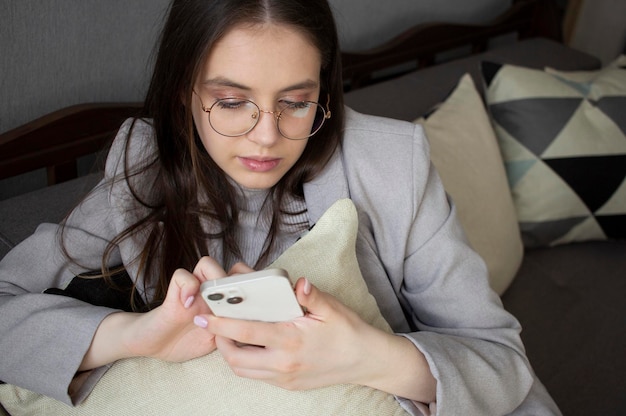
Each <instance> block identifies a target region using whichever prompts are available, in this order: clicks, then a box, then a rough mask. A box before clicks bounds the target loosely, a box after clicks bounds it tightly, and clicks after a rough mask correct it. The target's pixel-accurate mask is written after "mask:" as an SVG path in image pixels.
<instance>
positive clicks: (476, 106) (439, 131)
mask: <svg viewBox="0 0 626 416" xmlns="http://www.w3.org/2000/svg"><path fill="white" fill-rule="evenodd" d="M416 122H417V123H420V124H422V125H423V126H424V129H425V131H426V136H427V137H428V140H429V142H430V148H431V159H432V162H433V164H434V165H435V167H436V168H437V171H438V172H439V174H440V176H441V179H442V181H443V185H444V187H445V189H446V191H447V192H448V194H450V196H451V197H452V199H453V201H454V202H455V204H456V206H457V209H458V215H459V219H460V221H461V224H462V225H463V227H464V228H465V231H466V233H467V237H468V239H469V242H470V244H471V245H472V247H473V248H474V249H475V250H476V251H477V252H478V254H480V255H481V256H482V258H483V259H484V260H485V263H486V264H487V267H488V269H489V281H490V283H491V287H492V288H493V289H494V290H495V291H496V292H497V293H498V294H502V293H503V292H504V291H505V290H506V288H507V287H508V286H509V284H510V283H511V282H512V281H513V278H514V277H515V273H516V272H517V270H518V268H519V266H520V264H521V261H522V257H523V247H522V242H521V237H520V233H519V228H518V225H517V217H516V215H515V208H514V205H513V200H512V198H511V194H510V191H509V187H508V183H507V177H506V172H505V170H504V165H503V162H502V157H501V155H500V150H499V148H498V142H497V139H496V136H495V133H494V131H493V129H492V127H491V123H490V121H489V117H488V115H487V112H486V110H485V108H484V105H483V102H482V100H481V98H480V95H479V94H478V92H477V90H476V88H475V85H474V83H473V81H472V78H471V77H470V76H469V75H468V74H465V75H464V76H463V77H462V78H461V80H460V81H459V84H458V85H457V87H456V88H455V90H454V91H453V92H452V94H451V95H450V96H449V97H448V98H447V99H446V101H445V102H443V103H442V104H441V105H440V106H439V107H438V108H437V109H436V110H435V111H434V112H433V113H431V114H430V115H429V116H428V117H427V118H426V119H423V118H421V119H418V120H416Z"/></svg>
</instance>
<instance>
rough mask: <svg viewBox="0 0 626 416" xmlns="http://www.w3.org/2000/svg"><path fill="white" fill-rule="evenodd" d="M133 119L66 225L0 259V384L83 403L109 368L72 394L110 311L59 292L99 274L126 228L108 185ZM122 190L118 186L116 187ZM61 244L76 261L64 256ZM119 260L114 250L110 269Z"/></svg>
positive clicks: (42, 231)
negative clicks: (78, 278)
mask: <svg viewBox="0 0 626 416" xmlns="http://www.w3.org/2000/svg"><path fill="white" fill-rule="evenodd" d="M129 126H130V122H128V121H127V122H126V123H125V124H124V125H123V126H122V128H121V129H120V131H119V133H118V136H117V138H116V139H115V141H114V144H113V146H112V148H111V150H110V152H109V157H108V159H107V164H106V169H105V177H104V179H103V181H102V182H101V183H100V184H98V185H97V186H96V188H95V189H94V190H93V191H92V192H91V193H90V194H89V195H88V196H87V197H86V198H85V199H84V200H83V201H82V202H81V203H80V204H79V205H78V206H77V207H76V208H75V209H74V210H73V211H72V213H71V214H70V215H69V217H68V218H67V220H66V227H65V228H62V227H61V226H60V225H57V224H42V225H40V226H39V227H38V228H37V230H36V231H35V233H34V234H33V235H32V236H30V237H29V238H27V239H26V240H24V241H23V242H21V243H20V244H19V245H17V246H16V247H15V248H14V249H13V250H11V251H10V252H9V253H8V254H7V255H6V256H5V257H4V258H3V259H2V261H1V262H0V316H1V317H2V319H0V351H2V354H1V355H0V380H2V381H4V382H5V383H9V384H13V385H17V386H20V387H23V388H26V389H29V390H31V391H34V392H37V393H40V394H43V395H46V396H50V397H53V398H55V399H57V400H60V401H62V402H65V403H67V404H72V403H77V402H80V401H82V400H83V399H84V397H85V396H86V395H87V394H88V392H89V391H90V389H91V388H92V387H93V385H94V384H95V381H96V380H97V379H98V378H99V377H100V376H101V375H102V374H104V372H105V371H106V368H100V369H96V370H94V371H92V373H91V374H90V375H89V376H88V377H87V381H86V382H85V383H84V387H85V388H79V389H78V390H77V391H75V392H73V394H70V393H69V389H70V383H71V382H72V380H73V379H74V377H75V375H76V373H77V369H78V368H79V366H80V363H81V362H82V359H83V357H84V355H85V353H86V352H87V350H88V348H89V346H90V344H91V341H92V339H93V336H94V334H95V331H96V329H97V328H98V325H99V324H100V322H101V321H102V320H103V319H104V318H105V317H106V316H107V315H108V314H110V313H112V312H114V310H112V309H108V308H104V307H98V306H93V305H90V304H87V303H84V302H82V301H79V300H76V299H73V298H70V297H66V296H59V295H52V294H44V293H43V291H45V290H46V289H48V288H61V289H63V288H64V287H66V286H67V284H69V282H70V281H71V280H72V279H73V278H74V276H76V275H78V274H80V273H83V272H85V271H88V270H98V269H99V268H100V267H101V264H102V256H103V253H104V250H105V247H106V246H107V245H108V244H109V242H110V241H111V240H112V239H113V238H114V237H115V236H116V235H117V234H118V233H119V231H121V230H120V228H119V227H120V226H122V224H123V223H124V216H123V215H121V214H120V213H121V212H122V211H121V208H122V207H121V206H120V202H119V201H120V199H119V198H115V197H114V195H116V194H117V195H118V196H119V195H121V194H123V193H124V191H123V190H119V189H118V190H116V189H114V187H112V186H111V184H112V183H114V182H115V181H113V178H114V177H115V176H116V175H118V174H119V172H120V169H121V168H122V166H123V163H122V162H121V161H122V160H123V159H124V158H123V156H122V155H123V154H124V149H126V146H125V143H126V136H127V133H128V131H129ZM118 187H119V186H118ZM62 229H63V242H64V244H65V247H66V248H67V251H68V252H69V253H70V254H71V256H72V258H73V259H74V260H75V262H73V261H70V260H68V259H67V257H66V256H65V255H64V252H63V250H62V248H61V247H62V246H61V230H62ZM122 262H123V259H122V257H121V255H120V252H119V250H116V251H115V252H114V253H113V256H112V258H111V259H110V265H111V266H112V265H119V264H121V263H122Z"/></svg>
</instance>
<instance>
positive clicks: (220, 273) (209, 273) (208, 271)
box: [193, 256, 227, 282]
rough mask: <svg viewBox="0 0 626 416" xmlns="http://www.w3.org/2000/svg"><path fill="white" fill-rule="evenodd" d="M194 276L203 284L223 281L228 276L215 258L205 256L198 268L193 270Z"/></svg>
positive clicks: (199, 262)
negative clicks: (209, 281)
mask: <svg viewBox="0 0 626 416" xmlns="http://www.w3.org/2000/svg"><path fill="white" fill-rule="evenodd" d="M193 274H194V276H196V277H197V278H198V280H200V281H201V282H205V281H207V280H216V279H221V278H222V277H226V276H227V275H226V272H225V271H224V269H222V266H220V265H219V263H218V262H217V261H215V259H214V258H213V257H209V256H204V257H202V258H201V259H200V260H199V261H198V263H197V264H196V267H195V268H194V269H193Z"/></svg>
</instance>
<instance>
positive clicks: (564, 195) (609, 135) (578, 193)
mask: <svg viewBox="0 0 626 416" xmlns="http://www.w3.org/2000/svg"><path fill="white" fill-rule="evenodd" d="M482 75H483V79H484V81H485V87H486V91H485V99H486V102H487V105H488V108H489V112H490V116H491V120H492V124H493V126H494V130H495V132H496V136H497V137H498V142H499V145H500V151H501V152H502V156H503V159H504V162H505V167H506V171H507V176H508V180H509V186H510V188H511V193H512V196H513V202H514V204H515V209H516V213H517V217H518V222H519V225H520V230H521V233H522V240H523V242H524V246H525V247H528V248H531V247H545V246H553V245H557V244H564V243H569V242H574V241H585V240H607V239H624V238H626V56H621V57H620V58H618V59H617V60H616V61H615V62H613V63H612V64H611V65H609V66H607V67H605V68H604V69H601V70H598V71H587V72H569V73H568V72H562V71H555V70H551V69H546V70H544V71H542V70H536V69H530V68H523V67H518V66H513V65H502V64H495V63H491V62H483V64H482Z"/></svg>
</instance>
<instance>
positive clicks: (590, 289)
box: [346, 38, 626, 415]
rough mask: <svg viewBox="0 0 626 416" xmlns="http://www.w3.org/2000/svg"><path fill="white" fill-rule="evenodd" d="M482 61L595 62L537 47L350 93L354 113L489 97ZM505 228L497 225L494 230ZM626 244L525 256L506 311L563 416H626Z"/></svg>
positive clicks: (413, 114) (549, 45)
mask: <svg viewBox="0 0 626 416" xmlns="http://www.w3.org/2000/svg"><path fill="white" fill-rule="evenodd" d="M482 61H495V62H502V63H510V64H516V65H522V66H528V67H533V68H543V67H545V66H549V67H554V68H558V69H561V70H592V69H594V68H597V67H598V65H599V62H598V60H597V59H596V58H594V57H592V56H589V55H586V54H583V53H580V52H577V51H574V50H572V49H569V48H566V47H564V46H563V45H562V44H560V43H557V42H554V41H552V40H547V39H541V38H536V39H528V40H524V41H521V42H519V43H515V44H513V45H507V46H504V47H501V48H496V49H494V50H490V51H488V52H486V53H483V54H480V55H474V56H471V57H467V58H463V59H456V60H453V61H451V62H446V63H443V64H441V65H436V66H433V67H429V68H426V69H423V70H418V71H416V72H412V73H409V74H407V75H404V76H402V77H399V78H396V79H392V80H389V81H385V82H382V83H378V84H375V85H373V86H369V87H366V88H362V89H358V90H356V91H353V92H350V93H348V94H347V96H346V103H347V105H349V106H351V107H352V108H354V109H356V110H358V111H361V112H365V113H371V114H378V115H383V116H387V117H394V118H400V119H404V120H407V121H413V120H414V119H416V118H417V117H418V116H419V115H422V114H424V113H427V112H428V111H429V110H431V109H432V108H434V107H435V106H436V105H437V104H438V103H440V102H442V101H444V100H445V98H446V96H447V94H449V93H450V91H451V90H452V89H453V88H454V86H455V85H456V83H457V82H458V80H459V78H460V77H461V75H463V74H464V73H466V72H469V73H470V74H472V76H473V78H474V80H475V82H476V85H477V87H478V88H479V89H481V90H482V89H483V88H484V87H483V81H482V79H481V74H480V63H481V62H482ZM494 225H495V226H497V224H494ZM625 294H626V241H624V240H621V241H588V242H578V243H570V244H564V245H557V246H554V247H549V248H535V249H526V250H525V252H524V257H523V261H522V264H521V266H520V268H519V270H518V272H517V274H516V276H515V278H514V280H513V282H512V284H511V285H510V287H509V288H508V289H507V290H506V291H505V292H504V294H503V295H502V300H503V303H504V306H505V307H506V308H507V309H508V310H509V311H510V312H512V313H513V314H514V315H515V316H516V317H517V318H518V319H519V320H520V322H521V323H522V326H523V332H522V338H523V340H524V342H525V345H526V348H527V354H528V357H529V359H530V360H531V362H532V364H533V365H534V367H535V370H536V372H537V374H538V375H539V377H540V379H541V380H542V381H543V382H544V384H545V385H546V387H547V389H548V390H549V392H550V393H551V394H552V395H553V397H554V399H555V400H556V402H557V403H558V405H559V406H560V408H561V410H562V412H563V414H564V415H591V414H593V415H596V414H598V415H599V414H602V415H623V414H626V381H624V377H623V375H624V374H626V356H625V355H624V351H626V306H625V305H626V303H625V302H624V296H625Z"/></svg>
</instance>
